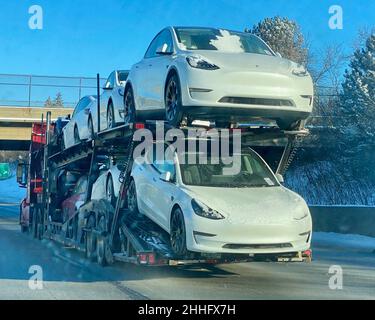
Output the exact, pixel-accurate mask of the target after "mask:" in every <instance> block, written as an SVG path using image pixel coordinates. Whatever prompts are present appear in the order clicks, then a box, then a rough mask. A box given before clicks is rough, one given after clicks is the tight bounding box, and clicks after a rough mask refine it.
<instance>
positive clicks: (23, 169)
mask: <svg viewBox="0 0 375 320" xmlns="http://www.w3.org/2000/svg"><path fill="white" fill-rule="evenodd" d="M27 174H28V165H27V163H23V162H21V163H19V164H18V165H17V183H18V184H19V185H20V186H21V187H25V186H26V185H27Z"/></svg>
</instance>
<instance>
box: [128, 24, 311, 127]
mask: <svg viewBox="0 0 375 320" xmlns="http://www.w3.org/2000/svg"><path fill="white" fill-rule="evenodd" d="M313 95H314V89H313V82H312V79H311V76H310V75H309V73H308V72H307V71H306V69H305V68H304V67H303V66H301V65H298V64H297V63H294V62H292V61H289V60H287V59H283V58H281V57H280V56H279V55H278V54H276V53H274V52H273V51H272V49H271V48H270V47H269V46H268V45H267V44H266V43H264V42H263V41H262V40H261V39H260V38H258V37H256V36H255V35H252V34H249V33H242V32H236V31H229V30H224V29H213V28H193V27H169V28H166V29H164V30H162V31H161V32H160V33H159V34H158V35H157V36H156V37H155V38H154V40H153V41H152V42H151V44H150V46H149V48H148V50H147V52H146V54H145V56H144V58H143V60H142V61H140V62H139V63H137V64H135V65H134V66H133V67H132V69H131V71H130V74H129V77H128V81H127V84H126V88H125V98H124V100H125V103H124V104H125V114H130V115H131V116H130V118H135V117H139V118H151V117H155V118H157V119H166V120H168V121H169V122H170V123H171V124H173V125H176V124H178V123H180V122H181V120H182V119H183V118H184V117H185V116H186V117H187V118H188V119H190V120H210V121H214V120H215V121H216V122H217V123H224V124H225V123H229V122H230V123H236V122H248V121H249V120H252V119H259V118H260V119H268V120H275V121H276V122H277V124H278V125H279V126H280V127H281V128H282V129H292V128H293V129H294V128H296V127H297V126H298V125H299V124H300V121H301V120H304V119H306V118H307V117H308V116H309V115H310V113H311V112H312V107H313Z"/></svg>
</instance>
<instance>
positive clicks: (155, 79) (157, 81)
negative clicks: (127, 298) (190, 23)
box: [148, 29, 174, 110]
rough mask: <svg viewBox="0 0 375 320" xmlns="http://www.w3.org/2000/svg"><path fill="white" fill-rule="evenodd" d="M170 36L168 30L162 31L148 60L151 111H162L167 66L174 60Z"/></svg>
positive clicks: (163, 107)
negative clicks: (152, 54)
mask: <svg viewBox="0 0 375 320" xmlns="http://www.w3.org/2000/svg"><path fill="white" fill-rule="evenodd" d="M173 53H174V47H173V40H172V35H171V32H170V30H169V29H164V30H163V31H162V32H161V33H160V35H159V37H158V40H157V46H156V51H155V53H154V56H153V57H152V58H150V59H149V66H148V68H149V70H148V73H149V84H150V87H149V91H150V105H151V106H152V107H153V109H157V110H164V109H165V106H164V91H165V80H166V78H167V73H168V70H169V66H170V65H171V63H172V62H173V59H174V55H173Z"/></svg>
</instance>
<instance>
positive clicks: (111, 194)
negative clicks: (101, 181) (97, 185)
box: [106, 175, 116, 208]
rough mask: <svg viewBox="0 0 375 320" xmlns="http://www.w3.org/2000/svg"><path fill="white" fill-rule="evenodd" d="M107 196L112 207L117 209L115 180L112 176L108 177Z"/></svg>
mask: <svg viewBox="0 0 375 320" xmlns="http://www.w3.org/2000/svg"><path fill="white" fill-rule="evenodd" d="M106 195H107V200H108V201H109V202H110V203H111V205H112V207H114V208H115V207H116V196H115V188H114V187H113V179H112V176H111V175H108V178H107V184H106Z"/></svg>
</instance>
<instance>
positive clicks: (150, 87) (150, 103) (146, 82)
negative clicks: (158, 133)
mask: <svg viewBox="0 0 375 320" xmlns="http://www.w3.org/2000/svg"><path fill="white" fill-rule="evenodd" d="M163 31H164V30H163ZM163 31H161V32H160V33H159V34H158V35H157V36H156V37H155V38H154V40H152V42H151V44H150V46H149V48H148V49H147V52H146V54H145V56H144V59H143V60H142V61H141V62H139V63H138V64H136V65H135V66H134V68H135V73H136V74H137V77H136V81H137V83H136V92H135V96H136V99H137V101H136V104H137V105H138V106H139V109H141V110H144V111H147V110H148V111H149V110H154V109H155V107H156V106H157V102H156V101H158V98H157V96H156V95H155V92H156V90H155V85H156V83H155V75H153V70H154V69H153V64H154V63H155V60H154V59H155V58H157V54H156V52H157V49H158V46H159V45H160V42H161V41H162V40H161V37H162V36H163Z"/></svg>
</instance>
